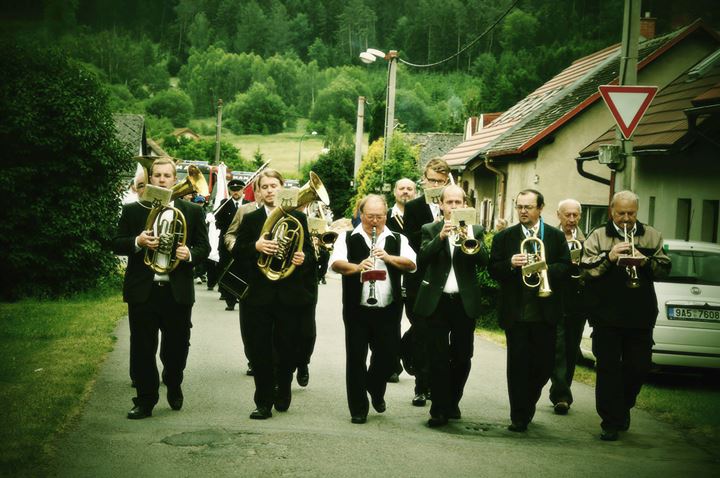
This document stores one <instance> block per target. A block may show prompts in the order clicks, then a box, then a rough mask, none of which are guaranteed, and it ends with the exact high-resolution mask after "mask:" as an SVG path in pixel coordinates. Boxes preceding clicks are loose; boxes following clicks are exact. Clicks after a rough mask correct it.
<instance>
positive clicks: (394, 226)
mask: <svg viewBox="0 0 720 478" xmlns="http://www.w3.org/2000/svg"><path fill="white" fill-rule="evenodd" d="M385 225H386V226H387V227H388V229H390V230H391V231H392V232H399V233H400V234H403V226H401V225H400V223H399V222H398V221H397V219H396V218H394V217H393V215H392V209H390V210H389V211H388V213H387V221H385Z"/></svg>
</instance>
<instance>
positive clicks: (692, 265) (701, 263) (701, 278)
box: [659, 250, 720, 285]
mask: <svg viewBox="0 0 720 478" xmlns="http://www.w3.org/2000/svg"><path fill="white" fill-rule="evenodd" d="M667 254H668V256H669V257H670V260H671V261H672V268H671V269H670V275H669V276H668V277H666V278H664V279H661V280H660V281H659V282H675V283H682V284H700V285H720V254H717V253H713V252H703V251H673V250H670V251H668V253H667Z"/></svg>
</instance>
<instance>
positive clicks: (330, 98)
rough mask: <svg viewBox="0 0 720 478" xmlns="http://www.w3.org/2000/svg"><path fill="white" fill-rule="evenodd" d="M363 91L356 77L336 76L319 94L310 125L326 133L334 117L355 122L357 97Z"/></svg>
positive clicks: (311, 114)
mask: <svg viewBox="0 0 720 478" xmlns="http://www.w3.org/2000/svg"><path fill="white" fill-rule="evenodd" d="M361 91H362V85H361V83H360V82H359V81H357V80H355V79H354V78H351V77H349V76H347V75H342V74H341V75H340V76H338V77H337V78H335V79H334V80H333V81H332V82H331V83H330V84H329V85H328V86H327V88H325V89H323V90H322V91H320V93H319V94H318V97H317V100H316V101H315V106H314V107H313V109H312V111H311V112H310V121H311V122H310V127H311V128H312V129H314V130H316V131H318V132H319V133H324V132H325V129H326V127H327V125H328V123H329V122H330V121H332V119H333V118H334V119H335V120H342V121H344V122H346V123H347V124H349V125H352V124H355V117H356V115H357V101H358V100H357V99H358V96H360V92H361Z"/></svg>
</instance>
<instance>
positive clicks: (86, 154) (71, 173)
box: [0, 41, 134, 299]
mask: <svg viewBox="0 0 720 478" xmlns="http://www.w3.org/2000/svg"><path fill="white" fill-rule="evenodd" d="M14 42H15V41H14ZM14 42H13V43H14ZM0 71H2V72H3V81H2V82H1V83H0V117H2V118H3V121H2V123H1V125H0V140H1V141H2V143H3V145H4V148H5V151H4V154H5V155H6V157H7V158H12V160H11V161H5V164H4V168H3V174H2V175H0V188H2V191H3V192H4V193H5V194H7V197H10V198H12V200H13V205H10V206H9V207H8V208H6V210H5V213H4V218H3V220H2V221H0V263H1V264H2V265H3V274H2V288H1V292H0V293H1V294H2V295H3V297H4V298H5V299H8V298H18V297H22V296H26V295H33V296H58V295H65V294H71V293H74V292H76V291H80V290H86V289H89V288H92V287H95V286H96V285H98V284H99V283H101V282H102V281H103V280H106V279H107V278H108V277H109V276H112V275H113V271H115V270H116V260H115V256H114V255H113V254H112V253H111V252H110V244H109V238H111V237H113V235H114V230H115V223H116V221H117V217H118V212H119V205H120V192H121V190H122V189H123V186H124V184H122V173H123V172H124V171H126V170H128V169H130V168H133V170H134V166H133V165H132V160H131V157H132V153H131V152H130V151H126V150H124V149H123V146H122V145H121V144H120V143H119V141H118V140H117V138H116V132H115V125H114V122H113V119H112V116H111V114H110V111H109V109H108V99H107V93H106V92H105V89H104V88H102V87H101V85H100V83H99V82H98V80H97V78H96V77H95V76H94V75H93V74H91V73H89V72H88V70H86V69H85V68H83V67H81V66H80V65H79V64H78V63H77V62H75V61H72V60H68V59H67V57H66V55H65V54H64V53H61V52H60V51H58V50H48V49H44V48H42V47H39V46H35V45H32V46H31V45H27V44H24V43H21V44H20V45H16V44H11V43H6V42H1V43H0ZM29 181H31V183H29ZM29 184H32V187H29Z"/></svg>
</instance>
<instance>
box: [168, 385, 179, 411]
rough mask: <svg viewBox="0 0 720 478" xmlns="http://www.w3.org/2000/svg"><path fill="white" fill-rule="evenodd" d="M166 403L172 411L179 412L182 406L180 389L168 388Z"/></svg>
mask: <svg viewBox="0 0 720 478" xmlns="http://www.w3.org/2000/svg"><path fill="white" fill-rule="evenodd" d="M167 401H168V404H170V408H172V409H173V410H180V409H181V408H182V406H183V393H182V388H180V387H177V388H171V387H168V391H167Z"/></svg>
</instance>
